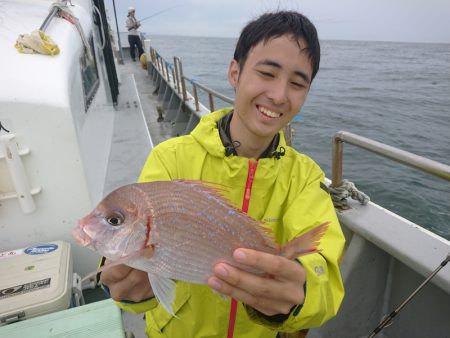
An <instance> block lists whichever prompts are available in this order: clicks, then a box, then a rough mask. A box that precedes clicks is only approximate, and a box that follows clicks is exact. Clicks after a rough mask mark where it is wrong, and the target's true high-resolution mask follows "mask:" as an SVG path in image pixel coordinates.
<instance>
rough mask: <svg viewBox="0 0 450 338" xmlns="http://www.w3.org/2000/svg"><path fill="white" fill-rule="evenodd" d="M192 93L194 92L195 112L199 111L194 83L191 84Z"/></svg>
mask: <svg viewBox="0 0 450 338" xmlns="http://www.w3.org/2000/svg"><path fill="white" fill-rule="evenodd" d="M192 91H193V92H194V99H195V111H199V110H200V105H199V102H198V93H197V85H196V84H195V82H192Z"/></svg>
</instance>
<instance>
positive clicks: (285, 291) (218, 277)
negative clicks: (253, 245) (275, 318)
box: [208, 249, 306, 316]
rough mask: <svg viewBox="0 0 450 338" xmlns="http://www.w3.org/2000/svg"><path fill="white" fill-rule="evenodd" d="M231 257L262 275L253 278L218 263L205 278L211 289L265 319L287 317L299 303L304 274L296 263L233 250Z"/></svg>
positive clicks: (274, 256) (302, 292) (246, 251)
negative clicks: (257, 312)
mask: <svg viewBox="0 0 450 338" xmlns="http://www.w3.org/2000/svg"><path fill="white" fill-rule="evenodd" d="M233 258H234V260H235V261H236V262H238V263H241V264H244V265H247V266H248V267H252V268H255V269H257V270H259V271H263V272H265V274H264V275H255V274H252V273H249V272H246V271H243V270H240V269H238V268H235V267H233V266H231V265H229V264H226V263H218V264H217V265H216V266H215V267H214V275H213V276H211V277H210V278H209V279H208V285H209V286H210V287H211V288H213V289H214V290H216V291H218V292H220V293H222V294H224V295H228V296H231V297H233V298H235V299H236V300H238V301H241V302H242V303H245V304H247V305H250V306H251V307H253V308H254V309H256V310H258V311H260V312H262V313H264V314H266V315H268V316H272V315H275V314H281V313H282V314H288V313H289V311H290V310H291V309H292V307H293V306H294V305H297V304H303V302H304V299H305V294H304V289H303V285H304V283H305V278H306V273H305V270H304V269H303V267H302V266H301V265H300V264H298V262H294V261H292V260H288V259H287V258H284V257H281V256H276V255H271V254H267V253H264V252H259V251H255V250H250V249H237V250H235V251H234V253H233Z"/></svg>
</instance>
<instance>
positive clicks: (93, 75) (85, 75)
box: [80, 35, 100, 111]
mask: <svg viewBox="0 0 450 338" xmlns="http://www.w3.org/2000/svg"><path fill="white" fill-rule="evenodd" d="M89 47H90V52H91V55H92V58H90V57H89V55H88V53H87V52H86V50H85V51H84V53H83V54H82V55H81V58H80V66H81V80H82V83H83V94H84V108H85V111H87V110H88V109H89V106H90V105H91V102H92V100H93V99H94V96H95V93H96V91H97V89H98V86H99V84H100V79H99V77H98V70H97V61H96V60H95V51H94V38H93V36H92V35H91V37H90V39H89Z"/></svg>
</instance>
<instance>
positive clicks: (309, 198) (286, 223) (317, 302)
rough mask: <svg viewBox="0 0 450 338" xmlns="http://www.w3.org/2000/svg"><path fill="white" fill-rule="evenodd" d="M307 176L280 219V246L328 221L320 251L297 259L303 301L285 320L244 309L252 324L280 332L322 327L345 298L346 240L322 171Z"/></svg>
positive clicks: (316, 168) (318, 170) (314, 170)
mask: <svg viewBox="0 0 450 338" xmlns="http://www.w3.org/2000/svg"><path fill="white" fill-rule="evenodd" d="M308 176H309V179H308V182H307V183H306V184H305V185H304V186H303V188H302V189H300V191H298V192H296V196H295V197H293V198H292V202H291V203H289V205H288V206H287V208H286V210H285V212H284V215H283V217H282V219H283V232H284V235H283V237H284V238H283V243H285V242H287V241H289V240H291V239H292V238H294V237H296V236H298V235H299V234H300V233H302V232H305V231H307V230H309V229H312V228H314V227H316V226H318V225H319V224H321V223H324V222H326V221H330V222H331V223H330V225H329V228H328V230H327V231H326V233H325V235H324V236H323V237H322V239H321V242H320V249H321V252H320V253H314V254H310V255H306V256H302V257H299V258H298V260H299V262H300V263H301V265H302V266H303V268H304V269H305V271H306V284H305V286H304V287H305V301H304V303H303V304H302V305H298V306H295V307H294V308H293V309H292V310H291V313H290V314H289V316H287V319H285V320H284V321H279V320H272V318H271V317H267V316H264V315H262V314H261V313H259V312H258V311H256V310H255V309H253V308H250V307H247V312H248V314H249V316H250V318H251V319H252V320H253V321H255V322H258V323H260V324H262V325H264V326H268V327H271V328H273V329H276V330H279V331H282V332H293V331H298V330H301V329H305V328H312V327H319V326H321V325H322V324H323V323H325V322H326V321H327V320H329V319H330V318H332V317H333V316H335V315H336V313H337V311H338V309H339V306H340V304H341V302H342V299H343V296H344V288H343V284H342V279H341V274H340V270H339V262H340V259H341V255H342V252H343V248H344V243H345V239H344V236H343V234H342V230H341V228H340V225H339V221H338V219H337V217H336V212H335V210H334V206H333V203H332V201H331V198H330V196H329V193H328V189H327V187H326V185H325V183H324V182H323V180H324V174H323V172H322V171H321V170H320V168H319V167H318V166H317V165H316V166H315V167H313V168H312V170H311V172H310V174H309V175H308ZM299 287H302V286H300V285H299Z"/></svg>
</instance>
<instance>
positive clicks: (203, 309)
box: [118, 109, 344, 338]
mask: <svg viewBox="0 0 450 338" xmlns="http://www.w3.org/2000/svg"><path fill="white" fill-rule="evenodd" d="M229 111H230V109H223V110H219V111H216V112H213V113H211V114H208V115H206V116H204V117H203V118H202V119H201V122H200V123H199V125H198V126H197V127H196V128H195V129H194V130H193V131H192V133H191V134H190V135H186V136H181V137H177V138H173V139H170V140H168V141H165V142H163V143H161V144H159V145H158V146H156V147H155V148H154V149H153V150H152V152H151V154H150V156H149V157H148V159H147V162H146V163H145V165H144V168H143V170H142V173H141V176H140V178H139V181H140V182H146V181H155V180H174V179H190V180H198V179H201V180H205V181H211V182H217V183H220V184H223V185H225V186H227V187H229V195H228V196H227V197H228V198H229V199H230V201H231V202H232V203H234V205H235V206H236V207H238V208H241V207H242V201H243V198H244V190H245V186H246V181H247V176H248V168H249V159H248V158H244V157H239V156H234V155H231V156H228V157H226V156H225V154H224V153H225V148H224V146H223V144H222V142H221V139H220V137H219V131H218V128H217V121H218V120H219V119H220V118H221V117H222V116H224V115H225V114H226V113H227V112H229ZM280 147H284V148H285V155H284V156H282V157H280V158H279V159H276V158H263V159H259V160H258V167H257V170H256V172H255V177H254V181H253V187H252V190H251V198H250V205H249V210H248V214H249V215H250V216H252V217H254V218H256V219H258V220H263V221H264V222H265V223H266V224H267V225H268V226H270V227H271V228H272V229H273V231H274V233H275V235H276V239H277V241H278V242H279V243H285V242H287V241H289V240H290V239H292V238H294V237H296V236H297V235H299V234H300V233H302V232H304V231H306V230H309V229H311V228H313V227H315V226H317V225H319V224H321V223H323V222H325V221H331V224H330V226H329V229H328V230H327V232H326V233H325V235H324V237H323V238H322V240H321V245H320V247H321V249H322V251H321V252H320V253H315V254H310V255H307V256H304V257H300V258H299V260H300V262H301V264H302V265H303V267H304V268H305V270H306V297H305V302H304V304H303V306H298V307H296V308H294V309H295V310H293V311H292V312H291V314H290V315H289V317H288V318H287V319H285V320H284V321H282V322H279V321H273V320H272V318H271V317H266V316H263V315H262V314H261V313H259V312H257V311H255V310H254V309H253V308H251V307H248V306H244V305H243V304H241V303H239V304H238V310H237V318H236V325H235V333H234V337H236V338H238V337H248V338H257V337H258V338H264V337H270V338H274V337H275V336H276V335H277V332H278V331H283V332H292V331H297V330H299V329H303V328H311V327H318V326H320V325H322V324H323V323H324V322H325V321H327V320H328V319H330V318H331V317H333V316H334V315H335V314H336V312H337V311H338V309H339V306H340V304H341V301H342V298H343V295H344V290H343V286H342V280H341V276H340V272H339V267H338V262H339V260H340V257H341V254H342V250H343V246H344V237H343V235H342V232H341V228H340V225H339V222H338V220H337V218H336V214H335V210H334V207H333V204H332V202H331V199H330V196H329V194H328V192H327V189H326V187H325V185H324V183H323V180H324V174H323V172H322V171H321V169H320V168H319V166H318V165H317V164H316V163H315V162H314V161H312V160H311V159H310V158H309V157H307V156H305V155H303V154H300V153H298V152H297V151H295V150H294V149H292V148H291V147H288V146H286V143H285V141H284V138H283V136H281V138H280V142H279V145H278V148H279V149H280ZM251 161H253V162H255V161H256V160H254V159H253V160H251ZM192 202H193V203H195V201H192ZM299 287H302V285H299ZM230 303H231V301H230V299H223V298H222V297H220V296H219V295H218V294H217V293H214V292H213V291H212V290H211V289H210V288H209V287H208V286H205V285H196V284H189V283H185V282H177V289H176V300H175V303H174V306H173V309H174V311H175V314H176V316H177V317H178V318H174V317H172V316H171V315H170V314H169V313H167V312H166V311H165V310H164V309H163V308H162V306H160V305H159V304H158V302H157V301H156V299H151V300H149V301H146V302H142V303H137V304H126V303H118V305H119V306H120V307H121V308H123V309H124V310H127V311H131V312H134V313H140V312H146V316H145V318H146V322H147V329H146V333H147V335H148V336H149V337H152V338H156V337H226V335H227V328H228V319H229V313H230Z"/></svg>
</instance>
